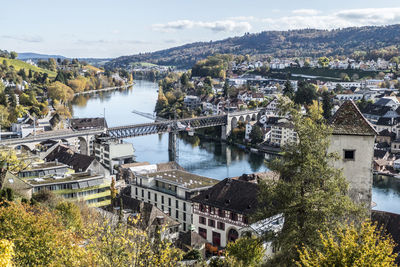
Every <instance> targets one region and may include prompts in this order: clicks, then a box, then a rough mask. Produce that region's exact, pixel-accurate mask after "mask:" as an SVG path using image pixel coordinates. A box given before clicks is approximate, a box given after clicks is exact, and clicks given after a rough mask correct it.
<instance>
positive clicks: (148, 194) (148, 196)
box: [147, 192, 151, 200]
mask: <svg viewBox="0 0 400 267" xmlns="http://www.w3.org/2000/svg"><path fill="white" fill-rule="evenodd" d="M147 198H148V199H149V200H150V199H151V193H150V192H147Z"/></svg>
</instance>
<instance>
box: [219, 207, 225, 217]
mask: <svg viewBox="0 0 400 267" xmlns="http://www.w3.org/2000/svg"><path fill="white" fill-rule="evenodd" d="M218 216H219V217H222V218H224V217H225V211H224V210H222V209H218Z"/></svg>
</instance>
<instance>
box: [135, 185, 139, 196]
mask: <svg viewBox="0 0 400 267" xmlns="http://www.w3.org/2000/svg"><path fill="white" fill-rule="evenodd" d="M135 195H136V196H137V195H138V190H137V187H135Z"/></svg>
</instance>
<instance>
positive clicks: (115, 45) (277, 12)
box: [0, 0, 400, 58]
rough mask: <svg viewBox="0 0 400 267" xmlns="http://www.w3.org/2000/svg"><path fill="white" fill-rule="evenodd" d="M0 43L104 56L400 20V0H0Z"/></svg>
mask: <svg viewBox="0 0 400 267" xmlns="http://www.w3.org/2000/svg"><path fill="white" fill-rule="evenodd" d="M0 4H1V5H0V6H1V7H2V12H1V15H0V49H6V50H9V51H17V52H35V53H43V54H56V55H63V56H66V57H79V58H83V57H96V58H110V57H118V56H123V55H133V54H137V53H145V52H152V51H157V50H161V49H165V48H170V47H175V46H178V45H182V44H186V43H192V42H197V41H211V40H212V41H215V40H221V39H224V38H227V37H233V36H241V35H243V34H244V33H247V32H249V33H257V32H261V31H266V30H288V29H303V28H317V29H334V28H343V27H350V26H364V25H389V24H400V1H399V0H379V1H376V0H351V1H349V0H335V1H326V0H279V1H276V0H274V1H270V0H247V1H239V0H198V1H195V0H157V1H156V0H144V1H143V0H142V1H136V0H79V1H78V0H68V1H60V0H12V1H10V0H0Z"/></svg>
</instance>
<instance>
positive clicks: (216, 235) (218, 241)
mask: <svg viewBox="0 0 400 267" xmlns="http://www.w3.org/2000/svg"><path fill="white" fill-rule="evenodd" d="M212 242H213V245H214V246H216V247H219V246H221V234H220V233H216V232H212Z"/></svg>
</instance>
